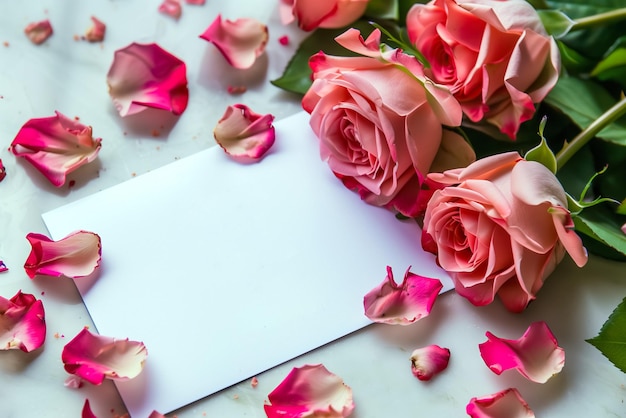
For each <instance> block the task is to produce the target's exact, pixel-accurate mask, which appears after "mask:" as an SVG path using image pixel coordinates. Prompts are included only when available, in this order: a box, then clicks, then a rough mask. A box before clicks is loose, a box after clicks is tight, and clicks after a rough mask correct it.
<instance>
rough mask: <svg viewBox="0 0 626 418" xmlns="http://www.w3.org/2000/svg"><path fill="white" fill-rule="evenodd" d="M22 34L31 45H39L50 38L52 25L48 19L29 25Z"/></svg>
mask: <svg viewBox="0 0 626 418" xmlns="http://www.w3.org/2000/svg"><path fill="white" fill-rule="evenodd" d="M24 33H25V34H26V36H28V39H30V41H31V42H32V43H34V44H36V45H39V44H42V43H44V42H45V41H46V39H48V38H49V37H50V36H52V25H51V24H50V21H49V20H48V19H45V20H42V21H40V22H33V23H29V24H28V25H27V26H26V28H25V29H24Z"/></svg>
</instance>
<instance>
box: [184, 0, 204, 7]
mask: <svg viewBox="0 0 626 418" xmlns="http://www.w3.org/2000/svg"><path fill="white" fill-rule="evenodd" d="M185 3H187V4H193V5H196V6H203V5H204V3H206V0H185Z"/></svg>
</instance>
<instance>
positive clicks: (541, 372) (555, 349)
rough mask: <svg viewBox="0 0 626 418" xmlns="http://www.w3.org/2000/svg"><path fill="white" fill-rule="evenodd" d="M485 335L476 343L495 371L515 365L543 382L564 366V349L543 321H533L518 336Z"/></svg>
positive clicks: (531, 377)
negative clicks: (512, 337) (480, 341)
mask: <svg viewBox="0 0 626 418" xmlns="http://www.w3.org/2000/svg"><path fill="white" fill-rule="evenodd" d="M486 335H487V339H488V340H487V341H486V342H484V343H482V344H479V346H478V347H479V349H480V355H481V357H482V358H483V360H484V361H485V364H486V365H487V366H488V367H489V368H490V369H491V371H493V372H494V373H496V374H500V373H502V372H503V371H504V370H508V369H513V368H514V369H516V370H517V371H518V372H520V373H521V374H522V375H523V376H524V377H526V378H527V379H529V380H532V381H533V382H537V383H545V382H547V381H548V379H550V378H551V377H552V376H554V375H555V374H557V373H559V372H560V371H561V369H563V365H564V364H565V350H563V349H562V348H561V347H559V345H558V343H557V340H556V338H555V337H554V335H553V334H552V332H551V331H550V328H548V325H547V324H546V323H545V322H543V321H539V322H533V323H532V324H531V325H530V326H529V327H528V329H527V330H526V332H525V333H524V335H523V336H522V337H521V338H520V339H518V340H506V339H502V338H498V337H496V336H495V335H493V334H491V333H490V332H487V333H486Z"/></svg>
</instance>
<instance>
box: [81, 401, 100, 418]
mask: <svg viewBox="0 0 626 418" xmlns="http://www.w3.org/2000/svg"><path fill="white" fill-rule="evenodd" d="M81 418H98V417H97V416H96V414H94V413H93V412H92V411H91V406H90V405H89V399H85V404H84V405H83V412H82V415H81Z"/></svg>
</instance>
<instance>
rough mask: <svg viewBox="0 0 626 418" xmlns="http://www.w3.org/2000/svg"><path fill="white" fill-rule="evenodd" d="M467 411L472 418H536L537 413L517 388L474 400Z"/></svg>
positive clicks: (468, 405)
mask: <svg viewBox="0 0 626 418" xmlns="http://www.w3.org/2000/svg"><path fill="white" fill-rule="evenodd" d="M465 411H466V412H467V414H468V415H469V416H470V417H472V418H535V413H534V412H533V411H532V410H531V409H530V407H529V406H528V404H527V403H526V401H524V399H522V396H521V395H520V393H519V392H518V391H517V389H515V388H509V389H506V390H503V391H500V392H498V393H494V394H493V395H488V396H483V397H481V398H472V399H471V400H470V402H469V403H468V404H467V407H466V408H465Z"/></svg>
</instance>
